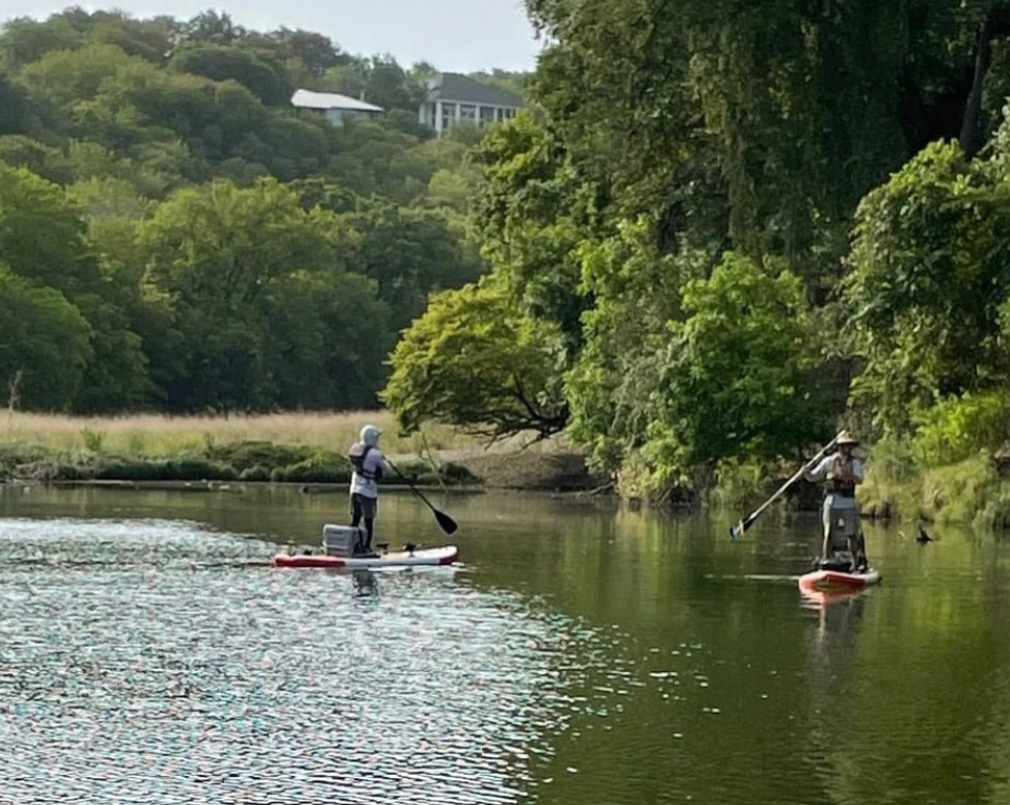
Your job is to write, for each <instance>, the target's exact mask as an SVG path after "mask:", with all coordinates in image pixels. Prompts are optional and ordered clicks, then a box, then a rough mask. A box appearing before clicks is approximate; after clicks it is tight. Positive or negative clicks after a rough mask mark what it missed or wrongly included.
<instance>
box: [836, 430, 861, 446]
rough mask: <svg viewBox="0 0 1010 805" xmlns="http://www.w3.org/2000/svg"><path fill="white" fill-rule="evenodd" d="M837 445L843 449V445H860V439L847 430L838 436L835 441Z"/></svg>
mask: <svg viewBox="0 0 1010 805" xmlns="http://www.w3.org/2000/svg"><path fill="white" fill-rule="evenodd" d="M835 444H837V445H838V446H839V447H841V446H842V445H843V444H853V445H855V444H859V439H857V438H855V437H854V436H853V435H852V434H851V433H849V432H848V431H847V430H843V431H842V432H841V433H839V434H838V439H836V440H835Z"/></svg>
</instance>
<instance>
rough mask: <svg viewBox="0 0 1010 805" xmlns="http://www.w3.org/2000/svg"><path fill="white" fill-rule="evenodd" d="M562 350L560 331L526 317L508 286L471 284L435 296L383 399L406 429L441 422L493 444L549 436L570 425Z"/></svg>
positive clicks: (400, 351)
mask: <svg viewBox="0 0 1010 805" xmlns="http://www.w3.org/2000/svg"><path fill="white" fill-rule="evenodd" d="M559 347H560V338H559V334H558V331H557V329H556V328H555V327H552V326H551V325H550V324H547V323H544V322H538V321H535V320H533V319H530V318H528V317H525V316H523V315H521V314H520V313H519V312H518V311H517V310H516V309H515V307H514V306H513V305H512V304H511V303H510V301H509V298H508V295H507V294H506V293H504V292H503V289H502V288H500V287H496V286H495V285H494V284H493V283H488V282H485V283H481V284H480V285H467V286H465V287H463V288H461V289H460V290H458V291H447V292H445V293H442V294H439V295H437V296H435V297H434V298H433V299H432V300H431V303H430V304H429V306H428V310H427V312H425V314H424V315H423V316H422V317H421V318H419V319H418V320H417V321H415V322H414V323H413V324H412V325H411V327H410V328H409V329H408V330H407V331H406V332H405V333H404V334H403V338H402V339H401V340H400V342H399V343H398V344H397V345H396V349H395V350H394V351H393V356H392V361H391V363H392V366H393V373H392V375H391V376H390V379H389V383H388V385H387V386H386V389H385V390H384V391H383V393H382V398H383V400H384V401H385V402H386V404H387V405H388V406H389V408H390V409H391V410H392V411H393V412H394V413H395V414H396V416H397V419H398V421H399V423H400V426H401V428H403V430H405V431H413V430H417V429H418V428H419V427H420V426H421V424H422V423H423V422H425V421H426V420H437V421H441V422H446V423H449V424H452V425H457V426H459V427H461V428H463V429H464V430H467V431H469V432H471V433H476V434H481V435H484V436H487V437H489V438H502V437H505V436H509V435H513V434H516V433H521V432H523V431H533V432H535V433H537V434H539V435H540V436H548V435H550V434H552V433H556V432H558V431H559V430H561V429H562V428H563V427H564V425H565V423H566V421H567V407H566V406H565V403H564V400H563V398H562V397H561V394H560V388H559V384H558V383H557V377H558V375H557V355H558V351H559Z"/></svg>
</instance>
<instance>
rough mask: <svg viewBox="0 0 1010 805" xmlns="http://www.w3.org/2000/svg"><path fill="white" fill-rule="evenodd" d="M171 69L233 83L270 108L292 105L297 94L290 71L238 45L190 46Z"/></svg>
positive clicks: (266, 54)
mask: <svg viewBox="0 0 1010 805" xmlns="http://www.w3.org/2000/svg"><path fill="white" fill-rule="evenodd" d="M169 67H170V68H171V69H173V70H177V71H178V72H181V73H193V74H194V75H201V76H203V77H204V78H209V79H212V80H213V81H227V80H229V79H231V80H233V81H236V82H237V83H239V84H241V85H242V86H244V87H245V88H246V89H248V90H249V91H250V92H251V93H252V94H253V95H255V96H256V97H257V98H259V99H260V101H262V102H263V103H264V104H266V105H267V106H278V105H281V104H288V103H290V101H291V93H292V92H293V91H294V85H293V83H292V81H291V77H290V76H289V75H288V73H287V70H286V69H285V68H284V66H283V65H282V64H279V63H278V62H277V61H276V60H275V59H274V57H273V55H272V54H271V53H269V52H268V51H264V50H256V49H251V48H248V47H239V46H235V45H214V44H190V45H185V46H183V47H180V48H178V49H176V50H175V51H174V52H173V53H172V58H171V59H170V60H169Z"/></svg>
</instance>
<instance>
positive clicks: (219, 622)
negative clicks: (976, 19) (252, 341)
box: [0, 520, 594, 805]
mask: <svg viewBox="0 0 1010 805" xmlns="http://www.w3.org/2000/svg"><path fill="white" fill-rule="evenodd" d="M272 550H273V547H272V546H270V545H269V544H267V543H262V542H258V541H256V540H250V539H247V538H242V537H239V536H236V535H228V534H215V533H211V532H207V531H205V530H203V529H201V528H200V527H199V526H198V525H196V524H191V523H178V522H151V521H132V522H131V521H122V522H105V521H103V522H95V521H74V520H51V521H28V520H25V521H19V520H13V521H5V522H4V523H3V525H2V526H0V555H2V556H3V559H2V560H0V603H2V606H3V613H4V618H3V621H2V623H0V743H2V745H3V747H4V751H3V753H2V754H0V779H3V780H4V781H5V787H4V791H3V796H4V797H7V798H9V799H10V800H11V801H13V802H17V803H19V805H28V804H29V803H62V802H68V803H69V802H74V803H78V802H87V803H91V802H95V803H98V802H101V803H108V804H110V805H116V804H117V803H140V802H152V803H159V805H167V804H168V803H174V802H179V803H184V802H185V803H189V802H194V803H309V802H312V803H331V802H332V803H336V802H340V803H358V802H360V803H379V802H382V803H481V804H484V803H486V804H487V805H497V803H508V802H514V801H515V800H516V799H518V798H519V797H521V796H522V794H523V791H524V790H525V789H526V787H527V785H528V783H529V780H530V771H529V760H530V758H531V756H535V757H538V758H543V757H549V756H550V754H551V752H552V750H551V747H550V745H549V744H548V743H547V741H546V739H545V735H547V734H548V733H550V732H552V731H556V730H558V729H562V728H563V727H564V725H565V723H566V720H567V718H568V717H569V714H568V713H567V712H566V709H567V708H569V707H570V703H569V702H567V701H566V697H565V695H564V693H563V680H561V679H560V675H559V672H558V669H557V667H556V661H557V660H558V658H559V657H560V656H562V653H563V652H564V651H565V647H566V646H567V645H569V644H571V643H572V642H573V641H574V642H579V641H582V642H585V641H587V640H592V639H594V635H593V633H592V632H591V631H586V630H582V632H581V633H580V631H579V630H575V629H573V628H572V625H571V624H570V623H568V622H567V621H566V620H565V619H563V618H559V617H557V616H553V615H548V614H546V613H543V612H538V611H537V610H535V609H532V608H530V606H529V605H528V603H526V602H523V601H522V599H520V598H519V597H517V596H514V595H510V594H506V593H502V594H495V593H488V592H482V591H478V590H476V589H474V588H473V587H471V586H468V585H465V584H461V583H460V582H459V581H458V580H457V579H455V578H454V576H453V573H452V571H451V570H449V571H448V572H445V571H442V570H440V569H437V568H436V569H432V570H431V571H429V572H415V573H400V574H391V575H381V577H372V575H371V574H364V575H363V574H356V575H345V574H336V573H327V572H314V571H310V572H305V573H297V572H275V571H274V570H272V569H269V568H255V567H247V566H244V564H245V563H248V562H249V561H250V560H255V559H258V558H264V557H267V556H269V553H270V552H271V551H272Z"/></svg>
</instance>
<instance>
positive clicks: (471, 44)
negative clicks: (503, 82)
mask: <svg viewBox="0 0 1010 805" xmlns="http://www.w3.org/2000/svg"><path fill="white" fill-rule="evenodd" d="M72 5H80V6H81V7H83V8H86V9H88V10H89V11H95V10H97V9H112V8H117V9H120V10H122V11H124V12H126V13H127V14H129V15H130V16H133V17H138V18H146V17H155V16H158V15H159V14H168V15H170V16H172V17H176V18H178V19H183V20H186V19H189V18H191V17H194V16H196V15H197V14H199V13H200V12H201V11H206V10H207V9H209V8H213V9H214V10H215V11H217V12H219V13H222V12H223V13H227V14H228V15H229V16H231V18H232V20H233V21H234V22H235V23H236V24H237V25H241V26H243V27H244V28H251V29H253V30H257V31H270V30H274V29H276V28H280V27H281V26H287V27H288V28H304V29H305V30H308V31H314V32H316V33H321V34H324V35H325V36H328V37H330V38H331V39H332V40H333V41H334V42H336V43H337V44H338V45H339V46H340V47H341V48H342V49H343V50H344V51H346V52H348V53H353V54H357V55H363V56H371V55H373V54H376V53H391V54H392V55H393V56H395V57H396V60H397V61H398V62H399V63H400V64H401V65H402V66H404V67H409V66H410V65H411V64H413V63H414V62H416V61H422V60H423V61H428V62H431V63H432V64H434V65H435V66H436V67H438V68H439V69H441V70H446V71H448V72H471V71H476V70H490V69H491V68H493V67H500V68H502V69H505V70H532V69H533V67H534V64H535V61H536V54H537V52H538V51H539V49H540V45H539V43H538V42H537V41H536V40H534V38H533V29H532V28H531V27H530V24H529V20H528V19H527V18H526V12H525V11H524V9H523V6H522V0H302V2H291V3H286V2H283V0H280V2H278V0H230V1H229V2H228V3H227V4H224V5H223V4H221V2H220V0H218V2H216V3H215V2H214V0H109V2H108V3H88V2H80V3H74V2H73V0H67V1H66V2H53V0H0V22H4V21H6V20H8V19H10V18H11V17H22V16H24V17H35V18H36V19H39V18H43V19H44V18H45V17H47V16H49V15H50V14H51V13H53V12H58V11H62V10H63V9H64V8H66V7H67V6H72Z"/></svg>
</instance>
